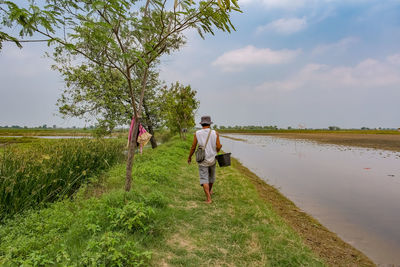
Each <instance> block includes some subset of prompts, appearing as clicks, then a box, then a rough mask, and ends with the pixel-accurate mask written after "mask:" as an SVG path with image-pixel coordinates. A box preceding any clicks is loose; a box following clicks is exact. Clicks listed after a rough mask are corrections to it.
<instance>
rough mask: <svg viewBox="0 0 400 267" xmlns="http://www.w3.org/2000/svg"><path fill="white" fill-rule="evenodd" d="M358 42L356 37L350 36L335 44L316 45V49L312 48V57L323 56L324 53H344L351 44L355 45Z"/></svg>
mask: <svg viewBox="0 0 400 267" xmlns="http://www.w3.org/2000/svg"><path fill="white" fill-rule="evenodd" d="M358 41H359V39H358V38H356V37H352V36H350V37H346V38H343V39H341V40H339V41H337V42H335V43H330V44H322V45H318V46H317V47H315V48H314V50H313V52H312V53H313V54H314V55H319V54H325V53H332V52H340V51H344V50H347V49H348V48H349V47H350V46H352V45H353V44H355V43H357V42H358Z"/></svg>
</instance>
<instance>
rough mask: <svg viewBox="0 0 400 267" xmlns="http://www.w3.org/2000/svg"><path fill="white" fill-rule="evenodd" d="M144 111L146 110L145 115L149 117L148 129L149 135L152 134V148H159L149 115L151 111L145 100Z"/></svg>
mask: <svg viewBox="0 0 400 267" xmlns="http://www.w3.org/2000/svg"><path fill="white" fill-rule="evenodd" d="M143 109H144V113H145V115H146V117H147V122H148V124H147V128H149V133H150V134H151V139H150V143H151V148H153V149H154V148H156V147H157V141H156V137H155V136H154V129H153V123H152V122H151V119H150V115H149V109H148V107H147V104H146V100H145V99H143Z"/></svg>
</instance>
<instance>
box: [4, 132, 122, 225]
mask: <svg viewBox="0 0 400 267" xmlns="http://www.w3.org/2000/svg"><path fill="white" fill-rule="evenodd" d="M124 144H125V141H124V140H114V139H107V140H101V139H91V140H89V139H70V140H36V141H35V142H33V143H29V142H27V143H25V144H17V145H11V146H7V147H3V148H2V149H1V150H0V151H1V152H2V153H1V156H0V179H1V180H0V220H1V219H3V218H4V217H6V216H10V215H13V214H15V213H17V212H20V211H22V210H24V209H27V208H30V207H34V206H38V205H40V204H42V203H46V202H52V201H55V200H57V199H60V198H62V197H68V196H71V195H72V194H73V193H74V192H75V191H76V190H77V189H78V188H79V186H80V185H81V184H82V183H83V182H85V181H87V180H88V179H89V177H91V176H93V175H96V174H98V173H99V172H100V171H102V170H105V169H108V168H109V167H110V166H112V165H113V164H115V163H116V162H119V161H120V160H121V159H122V158H123V154H122V150H123V147H124Z"/></svg>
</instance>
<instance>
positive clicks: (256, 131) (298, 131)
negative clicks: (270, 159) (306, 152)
mask: <svg viewBox="0 0 400 267" xmlns="http://www.w3.org/2000/svg"><path fill="white" fill-rule="evenodd" d="M218 132H220V133H242V134H249V133H251V134H276V133H282V134H284V133H285V134H309V133H314V134H394V135H400V131H397V130H356V129H349V130H345V129H343V130H334V131H332V130H319V129H315V130H314V129H291V130H285V129H278V130H264V129H218Z"/></svg>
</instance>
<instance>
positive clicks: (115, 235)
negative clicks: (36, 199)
mask: <svg viewBox="0 0 400 267" xmlns="http://www.w3.org/2000/svg"><path fill="white" fill-rule="evenodd" d="M133 198H134V195H132V194H130V195H126V194H125V193H123V192H121V191H119V192H113V193H111V194H108V195H105V196H103V197H101V198H98V199H96V198H91V199H88V200H82V199H78V200H76V201H75V202H72V201H69V200H65V201H62V202H58V203H55V204H52V205H51V206H50V207H49V208H46V209H42V210H39V211H36V210H31V211H28V212H25V213H24V214H22V215H18V216H15V217H14V218H13V219H12V220H7V221H6V222H5V224H4V225H0V265H2V264H4V263H7V264H12V265H29V266H31V265H35V266H37V265H55V264H57V265H63V266H65V265H68V266H81V265H82V264H84V265H86V266H99V265H100V266H142V265H145V263H147V262H148V260H149V258H150V256H151V254H150V253H149V252H147V251H143V249H141V248H140V245H138V242H139V241H135V239H134V236H135V235H138V236H142V235H143V236H145V235H148V234H149V231H150V230H151V227H152V222H153V221H154V210H153V208H152V207H151V206H146V205H144V204H143V203H140V202H136V201H135V200H134V199H133Z"/></svg>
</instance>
